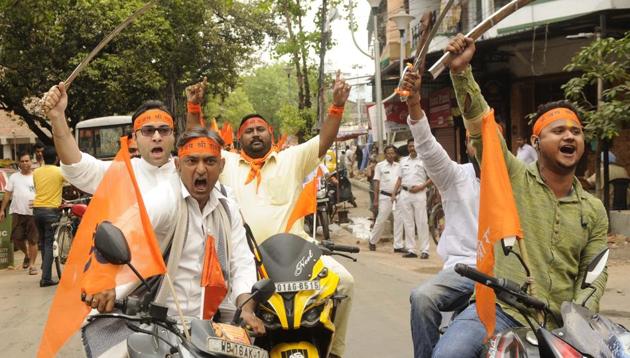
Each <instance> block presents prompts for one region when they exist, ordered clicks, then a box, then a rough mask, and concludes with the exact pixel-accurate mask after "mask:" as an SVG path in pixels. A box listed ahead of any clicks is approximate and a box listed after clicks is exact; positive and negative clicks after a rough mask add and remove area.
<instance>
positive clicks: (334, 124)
mask: <svg viewBox="0 0 630 358" xmlns="http://www.w3.org/2000/svg"><path fill="white" fill-rule="evenodd" d="M348 95H350V85H348V84H347V83H346V81H344V80H343V79H342V78H341V72H340V71H339V70H337V77H336V78H335V85H334V87H333V105H332V106H331V108H330V110H329V111H328V116H327V117H326V120H325V121H324V123H322V128H321V129H320V132H319V137H320V140H319V157H320V158H321V157H323V156H324V154H326V151H327V150H328V148H330V146H331V145H332V144H333V142H334V141H335V139H336V138H337V133H338V132H339V125H341V118H342V117H343V109H344V106H345V105H346V101H347V100H348Z"/></svg>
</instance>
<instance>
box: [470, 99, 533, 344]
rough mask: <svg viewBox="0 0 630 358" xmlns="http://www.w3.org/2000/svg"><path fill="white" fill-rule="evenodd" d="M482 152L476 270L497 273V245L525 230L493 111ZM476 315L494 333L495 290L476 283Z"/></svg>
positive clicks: (486, 120) (484, 130)
mask: <svg viewBox="0 0 630 358" xmlns="http://www.w3.org/2000/svg"><path fill="white" fill-rule="evenodd" d="M481 130H482V143H483V153H482V161H481V194H480V198H479V231H478V233H477V239H478V240H479V243H478V246H477V270H479V271H481V272H483V273H485V274H488V275H490V276H494V244H495V243H496V242H497V241H499V240H501V239H503V238H507V237H518V238H523V231H522V230H521V224H520V222H519V218H518V212H517V210H516V203H515V202H514V195H513V194H512V183H511V182H510V177H509V176H508V171H507V167H506V165H505V159H504V157H503V151H502V149H501V141H500V140H499V128H498V126H497V123H496V122H495V121H494V111H491V112H490V113H488V114H487V115H486V116H485V117H484V118H483V121H482V129H481ZM475 298H476V304H477V314H478V315H479V319H480V320H481V322H482V323H483V325H484V326H485V327H486V332H487V338H490V337H491V336H492V334H493V333H494V328H495V325H496V308H495V299H496V298H495V295H494V291H493V290H492V289H491V288H489V287H487V286H485V285H482V284H480V283H476V284H475Z"/></svg>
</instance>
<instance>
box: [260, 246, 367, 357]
mask: <svg viewBox="0 0 630 358" xmlns="http://www.w3.org/2000/svg"><path fill="white" fill-rule="evenodd" d="M259 249H260V254H261V257H262V267H261V268H262V270H261V271H262V273H263V276H266V277H268V278H270V279H271V280H273V281H274V282H275V289H276V292H275V293H274V294H273V295H272V296H271V297H270V298H269V300H267V301H261V302H260V303H259V305H258V310H257V316H258V317H260V318H261V319H262V320H263V322H264V323H265V330H266V332H267V334H266V335H265V336H264V337H259V338H257V339H256V345H258V346H260V347H262V348H265V349H266V350H268V351H269V356H270V357H271V358H306V357H308V358H317V357H322V358H325V357H328V354H329V352H330V348H331V344H332V339H333V336H334V333H335V324H334V323H333V322H334V319H335V314H336V310H337V307H338V305H339V303H340V302H341V301H342V300H343V299H345V298H346V296H343V295H340V294H338V293H337V285H338V284H339V276H337V274H336V273H335V272H333V271H332V270H329V269H328V268H327V267H326V266H325V265H324V263H323V261H322V259H321V256H322V255H339V256H343V257H347V258H350V259H352V260H354V261H356V259H355V258H353V257H352V256H349V255H345V254H342V253H341V252H349V253H358V252H359V248H358V247H354V246H345V245H336V244H333V243H332V242H329V241H322V244H319V245H318V244H315V243H313V242H310V241H307V240H304V239H302V238H301V237H299V236H296V235H292V234H277V235H274V236H272V237H270V238H268V239H267V240H265V241H264V242H263V243H262V244H261V245H260V247H259Z"/></svg>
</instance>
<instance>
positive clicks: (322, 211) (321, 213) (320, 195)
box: [304, 178, 330, 240]
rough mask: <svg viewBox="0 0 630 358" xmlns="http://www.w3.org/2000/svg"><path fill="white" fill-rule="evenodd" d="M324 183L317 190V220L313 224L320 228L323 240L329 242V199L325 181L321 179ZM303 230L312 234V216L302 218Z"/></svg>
mask: <svg viewBox="0 0 630 358" xmlns="http://www.w3.org/2000/svg"><path fill="white" fill-rule="evenodd" d="M321 180H322V181H324V184H323V185H320V188H319V189H318V190H317V210H316V214H317V220H316V221H315V223H316V224H317V225H319V226H321V227H322V233H323V235H324V240H330V214H329V208H328V202H329V201H330V199H329V198H328V195H327V187H326V184H325V181H326V180H325V179H324V178H321ZM304 230H305V231H306V232H307V233H309V234H311V233H312V232H313V216H312V215H307V216H306V217H305V218H304Z"/></svg>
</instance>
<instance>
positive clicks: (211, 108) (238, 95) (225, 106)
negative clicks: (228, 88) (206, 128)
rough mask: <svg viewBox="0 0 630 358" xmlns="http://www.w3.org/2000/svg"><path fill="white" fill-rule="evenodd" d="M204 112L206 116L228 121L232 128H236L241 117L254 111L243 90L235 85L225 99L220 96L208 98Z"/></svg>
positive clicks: (219, 120) (221, 121)
mask: <svg viewBox="0 0 630 358" xmlns="http://www.w3.org/2000/svg"><path fill="white" fill-rule="evenodd" d="M205 112H206V118H216V119H217V121H218V122H220V123H223V122H224V121H228V122H229V123H231V124H232V127H233V128H238V125H239V124H240V122H241V118H243V117H245V116H246V115H248V114H252V113H255V112H256V111H255V110H254V106H252V104H251V102H250V101H249V97H247V94H246V93H245V90H243V88H242V87H236V89H235V90H234V91H232V92H231V93H230V94H229V95H228V96H227V97H226V98H225V99H222V98H221V97H220V96H214V97H211V98H209V100H208V103H207V105H206V111H205Z"/></svg>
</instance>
